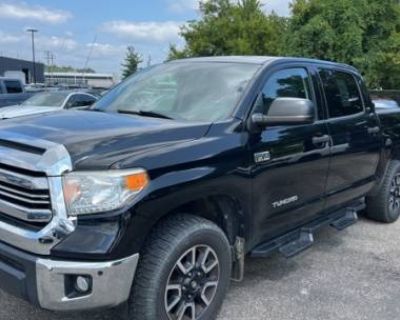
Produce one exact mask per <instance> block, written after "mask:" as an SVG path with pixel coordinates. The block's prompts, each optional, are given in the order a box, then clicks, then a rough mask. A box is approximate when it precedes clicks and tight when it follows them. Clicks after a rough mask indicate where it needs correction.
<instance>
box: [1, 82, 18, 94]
mask: <svg viewBox="0 0 400 320" xmlns="http://www.w3.org/2000/svg"><path fill="white" fill-rule="evenodd" d="M4 86H5V87H6V90H7V92H8V93H22V86H21V83H20V82H19V81H15V80H5V81H4Z"/></svg>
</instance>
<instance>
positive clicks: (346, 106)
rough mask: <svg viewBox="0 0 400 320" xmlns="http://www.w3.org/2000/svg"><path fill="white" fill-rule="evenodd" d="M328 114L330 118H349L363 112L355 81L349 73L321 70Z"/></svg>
mask: <svg viewBox="0 0 400 320" xmlns="http://www.w3.org/2000/svg"><path fill="white" fill-rule="evenodd" d="M319 74H320V76H321V79H322V83H323V87H324V92H325V97H326V103H327V107H328V113H329V117H330V118H338V117H345V116H351V115H354V114H358V113H361V112H363V111H364V104H363V100H362V97H361V93H360V89H359V87H358V85H357V81H356V79H355V78H354V76H353V75H352V74H350V73H346V72H342V71H336V70H328V69H321V70H320V71H319Z"/></svg>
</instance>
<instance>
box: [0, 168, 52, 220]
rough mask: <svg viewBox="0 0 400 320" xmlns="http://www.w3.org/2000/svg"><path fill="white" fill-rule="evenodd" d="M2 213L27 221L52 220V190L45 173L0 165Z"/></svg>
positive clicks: (0, 208) (0, 207)
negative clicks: (50, 190)
mask: <svg viewBox="0 0 400 320" xmlns="http://www.w3.org/2000/svg"><path fill="white" fill-rule="evenodd" d="M0 213H2V214H4V215H8V216H11V217H13V218H15V219H17V220H22V221H25V222H26V221H28V222H32V223H38V222H48V221H50V219H51V217H52V211H51V200H50V192H49V186H48V180H47V178H46V177H45V176H44V174H43V175H42V174H40V173H38V172H30V171H29V170H26V169H20V168H17V167H12V166H10V165H7V166H0Z"/></svg>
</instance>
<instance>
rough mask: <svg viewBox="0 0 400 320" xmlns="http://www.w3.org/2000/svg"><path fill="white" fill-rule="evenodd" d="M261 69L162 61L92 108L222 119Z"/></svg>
mask: <svg viewBox="0 0 400 320" xmlns="http://www.w3.org/2000/svg"><path fill="white" fill-rule="evenodd" d="M259 68H260V66H259V65H257V64H246V63H222V62H221V63H220V62H178V63H174V62H172V63H167V64H161V65H158V66H155V67H153V68H149V69H148V70H145V71H142V72H139V73H137V74H136V75H134V76H132V77H130V78H128V79H127V80H126V81H124V82H123V83H121V84H120V85H118V86H117V87H116V88H114V89H113V90H111V91H110V92H109V93H108V94H106V95H105V96H104V97H103V98H102V99H100V101H98V102H97V103H96V105H95V106H94V108H93V109H94V110H97V111H105V112H119V113H124V114H134V115H141V116H153V117H160V118H167V119H168V118H169V119H178V120H187V121H216V120H222V119H226V118H228V117H229V116H230V115H231V114H232V112H233V110H234V108H235V107H236V105H237V103H238V101H239V99H240V97H241V95H242V93H243V91H244V90H245V88H246V87H247V85H248V83H249V81H250V80H251V79H252V77H253V76H254V74H255V73H256V71H257V70H258V69H259Z"/></svg>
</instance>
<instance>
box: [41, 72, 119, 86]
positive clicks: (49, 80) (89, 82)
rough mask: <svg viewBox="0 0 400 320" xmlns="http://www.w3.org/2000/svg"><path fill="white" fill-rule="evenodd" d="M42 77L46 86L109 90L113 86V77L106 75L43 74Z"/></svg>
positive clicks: (75, 73)
mask: <svg viewBox="0 0 400 320" xmlns="http://www.w3.org/2000/svg"><path fill="white" fill-rule="evenodd" d="M44 75H45V78H46V81H45V83H46V85H48V86H68V87H90V88H93V89H109V88H111V87H112V86H113V85H114V84H115V78H114V75H112V74H107V73H79V72H45V74H44Z"/></svg>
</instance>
